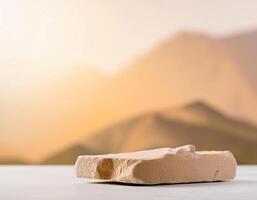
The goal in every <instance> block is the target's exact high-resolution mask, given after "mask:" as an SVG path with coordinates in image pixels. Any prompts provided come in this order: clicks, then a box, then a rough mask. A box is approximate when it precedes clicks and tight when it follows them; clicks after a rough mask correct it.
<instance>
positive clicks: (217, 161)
mask: <svg viewBox="0 0 257 200" xmlns="http://www.w3.org/2000/svg"><path fill="white" fill-rule="evenodd" d="M236 166H237V163H236V160H235V158H234V156H233V154H232V153H231V152H230V151H195V147H194V146H193V145H186V146H182V147H177V148H160V149H153V150H146V151H138V152H131V153H121V154H106V155H85V156H79V157H78V159H77V162H76V164H75V167H76V174H77V177H83V178H92V179H101V180H110V181H115V182H122V183H131V184H162V183H190V182H211V181H226V180H231V179H233V178H234V177H235V175H236Z"/></svg>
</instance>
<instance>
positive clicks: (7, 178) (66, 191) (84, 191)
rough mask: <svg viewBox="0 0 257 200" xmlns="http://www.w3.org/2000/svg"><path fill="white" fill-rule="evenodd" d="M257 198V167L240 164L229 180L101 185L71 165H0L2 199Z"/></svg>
mask: <svg viewBox="0 0 257 200" xmlns="http://www.w3.org/2000/svg"><path fill="white" fill-rule="evenodd" d="M19 199H22V200H42V199H47V200H58V199H60V200H66V199H70V200H94V199H95V200H100V199H101V200H103V199H104V200H105V199H112V200H115V199H117V200H127V199H129V200H135V199H147V200H151V199H156V200H160V199H168V200H172V199H176V200H177V199H197V200H200V199H215V200H217V199H218V200H221V199H233V200H235V199H242V200H246V199H247V200H249V199H254V200H256V199H257V166H240V167H238V172H237V176H236V179H235V180H233V181H230V182H215V183H193V184H176V185H157V186H133V185H124V184H123V185H122V184H110V183H109V184H107V183H105V184H101V183H95V182H92V181H91V180H88V179H87V180H86V179H78V178H76V177H75V174H74V168H73V167H72V166H0V200H19Z"/></svg>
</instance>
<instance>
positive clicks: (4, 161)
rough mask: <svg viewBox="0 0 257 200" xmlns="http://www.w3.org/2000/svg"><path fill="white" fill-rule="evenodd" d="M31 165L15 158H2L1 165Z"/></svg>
mask: <svg viewBox="0 0 257 200" xmlns="http://www.w3.org/2000/svg"><path fill="white" fill-rule="evenodd" d="M26 164H29V163H28V162H26V161H25V160H22V159H19V158H15V157H13V158H12V157H8V158H1V159H0V165H26Z"/></svg>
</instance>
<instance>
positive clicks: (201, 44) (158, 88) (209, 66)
mask: <svg viewBox="0 0 257 200" xmlns="http://www.w3.org/2000/svg"><path fill="white" fill-rule="evenodd" d="M232 37H233V36H231V42H229V39H230V37H228V38H226V39H223V38H221V39H218V38H214V37H211V36H208V35H205V34H202V33H196V32H183V33H179V34H177V35H175V36H172V37H171V38H167V39H166V40H164V41H163V42H162V43H161V44H159V45H158V46H156V47H155V48H153V49H152V50H150V51H149V52H146V54H144V55H143V56H141V57H139V58H137V59H136V60H135V61H134V62H131V63H130V64H129V65H128V66H126V68H125V70H123V71H121V72H120V74H118V75H116V77H114V79H113V80H112V82H111V83H110V85H109V86H108V87H107V89H106V90H105V91H107V92H108V93H109V94H111V95H109V96H108V95H104V96H107V97H106V99H107V100H106V101H107V102H113V105H115V106H114V108H115V109H113V111H112V114H113V115H115V114H116V113H118V114H119V115H120V116H129V115H130V116H131V113H133V114H138V113H145V112H149V111H153V110H158V109H160V108H162V107H168V106H177V105H183V104H184V103H186V102H192V101H195V100H196V99H200V100H202V101H204V102H208V103H210V104H211V105H214V106H215V107H217V108H219V109H221V110H222V112H224V113H228V114H230V115H233V116H235V117H237V118H241V119H244V120H247V121H251V122H254V123H257V113H256V110H257V89H255V88H254V85H253V84H254V83H253V82H252V81H248V76H247V75H246V74H251V76H252V77H253V78H252V79H253V80H257V72H254V73H253V71H250V68H252V67H250V66H249V67H247V66H246V60H248V58H249V57H250V58H249V59H250V60H251V61H254V59H252V58H255V59H256V57H257V55H256V52H257V51H253V52H251V56H250V53H249V54H248V53H247V52H248V50H249V51H251V50H250V47H249V49H248V50H247V47H245V49H244V50H245V52H242V50H243V49H241V48H240V47H241V46H242V45H243V44H245V43H250V42H248V41H245V40H243V38H245V37H243V36H242V43H243V44H238V43H239V42H237V41H235V40H233V41H234V42H232ZM238 40H239V41H241V40H240V38H239V39H238ZM251 43H252V44H253V45H254V44H257V38H256V37H252V40H251ZM236 44H238V45H236ZM233 46H235V47H234V48H237V50H235V51H236V52H234V48H233ZM232 51H233V52H234V53H232ZM237 55H238V56H237ZM239 55H240V56H239ZM239 57H240V58H241V57H242V59H244V61H245V62H244V63H243V62H239V61H238V59H239ZM236 58H238V59H236ZM248 63H250V61H249V62H248ZM254 63H255V64H254ZM251 66H257V61H256V62H253V63H252V64H251ZM254 69H256V67H255V68H254ZM242 70H243V71H245V73H242Z"/></svg>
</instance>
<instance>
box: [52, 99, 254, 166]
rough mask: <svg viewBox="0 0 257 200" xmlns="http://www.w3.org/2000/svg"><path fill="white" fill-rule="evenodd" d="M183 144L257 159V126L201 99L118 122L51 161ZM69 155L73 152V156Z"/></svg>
mask: <svg viewBox="0 0 257 200" xmlns="http://www.w3.org/2000/svg"><path fill="white" fill-rule="evenodd" d="M184 144H194V145H196V146H197V148H198V150H231V151H232V152H233V153H234V155H235V156H236V158H237V160H238V162H239V163H241V164H243V163H244V164H245V163H247V164H250V163H255V164H256V163H257V155H255V154H254V153H253V152H257V127H255V126H253V125H251V124H247V123H244V122H241V121H238V120H235V119H233V118H231V117H228V116H226V115H224V114H222V113H221V112H220V111H218V110H216V109H214V108H212V107H210V106H209V105H207V104H205V103H203V102H200V101H198V102H194V103H191V104H188V105H186V106H183V107H178V108H171V109H164V110H162V111H159V112H153V113H149V114H145V115H141V116H138V117H134V118H131V119H129V120H125V121H123V122H120V123H117V124H115V125H114V126H112V127H110V128H107V129H105V130H103V131H101V132H99V133H96V134H94V136H92V137H91V138H90V139H88V140H86V141H84V142H83V143H82V144H80V148H81V151H80V148H77V147H71V148H70V149H68V150H64V151H62V152H61V153H60V155H61V156H59V157H58V156H57V157H56V160H54V159H51V163H59V162H60V160H59V159H62V161H61V162H62V163H70V161H72V163H74V157H77V156H78V155H80V154H92V153H95V154H96V153H118V152H129V151H136V150H142V149H151V148H157V147H175V146H179V145H184ZM82 146H83V148H82ZM74 148H75V149H76V151H75V153H74V150H73V149H74ZM84 148H85V149H87V150H84ZM77 150H78V151H77ZM70 155H74V156H73V160H71V159H70V157H71V156H70ZM66 157H68V158H69V159H67V160H66ZM52 158H53V157H52Z"/></svg>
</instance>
